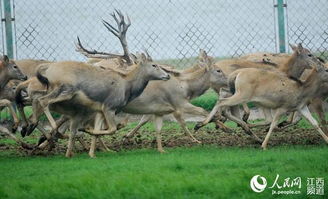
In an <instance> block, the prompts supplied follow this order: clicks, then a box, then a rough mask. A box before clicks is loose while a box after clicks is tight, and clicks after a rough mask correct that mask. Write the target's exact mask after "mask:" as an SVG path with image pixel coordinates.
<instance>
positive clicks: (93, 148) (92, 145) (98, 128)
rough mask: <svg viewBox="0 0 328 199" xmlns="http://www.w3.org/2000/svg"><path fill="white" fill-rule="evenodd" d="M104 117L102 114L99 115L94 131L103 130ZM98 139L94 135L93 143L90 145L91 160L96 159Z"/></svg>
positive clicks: (97, 115)
mask: <svg viewBox="0 0 328 199" xmlns="http://www.w3.org/2000/svg"><path fill="white" fill-rule="evenodd" d="M103 119H104V118H103V115H102V113H97V114H96V117H95V122H94V130H95V131H99V130H100V129H101V125H102V122H103ZM97 138H98V136H96V135H92V136H91V143H90V149H89V156H90V157H91V158H95V157H96V156H95V150H96V144H97Z"/></svg>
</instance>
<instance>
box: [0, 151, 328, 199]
mask: <svg viewBox="0 0 328 199" xmlns="http://www.w3.org/2000/svg"><path fill="white" fill-rule="evenodd" d="M168 151H169V152H168V153H167V154H159V153H157V152H155V151H154V150H134V151H129V152H118V153H98V157H97V158H96V159H90V158H88V157H87V155H86V154H82V155H77V156H75V157H74V158H72V159H66V158H64V157H63V156H52V157H13V156H11V155H8V154H3V153H0V162H1V164H0V171H1V180H0V198H24V199H26V198H60V199H61V198H276V196H275V195H274V196H272V195H271V191H270V190H265V191H264V192H262V193H254V192H252V191H251V189H250V187H249V181H250V179H251V177H252V176H254V175H257V174H259V175H261V176H265V177H266V179H267V181H268V184H269V185H270V186H271V185H272V183H273V181H274V178H275V177H276V174H279V175H280V176H281V178H282V179H284V178H287V177H291V178H295V177H298V176H300V177H301V178H302V183H303V184H302V189H301V191H302V195H301V198H306V178H307V177H325V179H327V177H328V167H327V165H328V159H327V158H326V157H327V156H328V150H327V148H326V147H325V146H317V147H304V146H295V147H275V148H273V149H270V150H268V151H261V150H259V149H254V148H217V147H214V146H206V147H193V148H175V149H169V150H168ZM282 179H281V180H282ZM279 182H280V184H281V183H282V181H279ZM325 189H326V190H328V187H327V185H325ZM289 198H293V197H289ZM297 198H300V196H299V195H298V197H297ZM315 198H320V197H315ZM321 198H324V197H321Z"/></svg>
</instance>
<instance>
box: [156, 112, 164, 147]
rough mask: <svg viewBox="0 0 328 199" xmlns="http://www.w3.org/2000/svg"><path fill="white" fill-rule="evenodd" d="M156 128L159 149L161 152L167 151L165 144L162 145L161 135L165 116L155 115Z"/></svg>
mask: <svg viewBox="0 0 328 199" xmlns="http://www.w3.org/2000/svg"><path fill="white" fill-rule="evenodd" d="M154 121H155V130H156V142H157V150H158V151H159V152H160V153H165V151H164V149H163V146H162V136H161V129H162V126H163V118H162V116H157V115H155V118H154Z"/></svg>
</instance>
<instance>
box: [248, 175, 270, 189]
mask: <svg viewBox="0 0 328 199" xmlns="http://www.w3.org/2000/svg"><path fill="white" fill-rule="evenodd" d="M259 179H261V181H262V182H261V183H260V182H259ZM250 186H251V189H252V190H253V191H254V192H256V193H261V192H262V191H264V189H265V188H266V186H267V180H266V179H265V178H264V177H262V176H260V175H256V176H254V177H252V179H251V181H250Z"/></svg>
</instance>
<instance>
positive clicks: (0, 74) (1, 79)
mask: <svg viewBox="0 0 328 199" xmlns="http://www.w3.org/2000/svg"><path fill="white" fill-rule="evenodd" d="M13 79H17V80H26V79H27V77H26V76H25V75H24V74H23V73H22V72H21V71H20V69H19V68H18V67H17V65H16V63H15V62H14V61H12V60H9V58H8V57H7V56H6V55H4V56H3V57H2V58H1V59H0V93H3V91H4V89H5V86H6V85H7V83H8V82H9V80H13ZM0 106H7V107H8V108H9V111H10V114H11V115H12V116H13V118H14V121H15V127H17V126H18V123H19V120H18V117H17V115H16V112H15V111H14V108H13V106H12V103H11V102H10V101H9V100H7V99H3V98H2V99H1V100H0ZM0 131H1V132H3V133H5V134H7V135H8V136H10V137H11V138H12V139H14V140H15V141H16V142H20V143H22V141H21V140H19V139H18V138H17V137H16V136H15V135H14V134H12V133H11V132H10V131H9V130H8V129H6V128H5V127H3V126H0Z"/></svg>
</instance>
